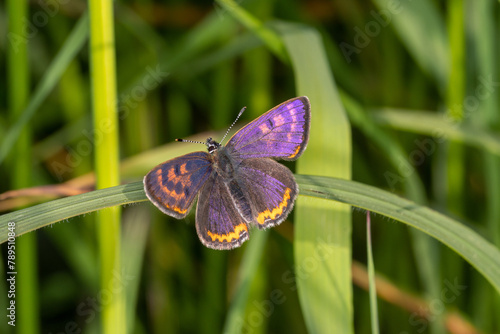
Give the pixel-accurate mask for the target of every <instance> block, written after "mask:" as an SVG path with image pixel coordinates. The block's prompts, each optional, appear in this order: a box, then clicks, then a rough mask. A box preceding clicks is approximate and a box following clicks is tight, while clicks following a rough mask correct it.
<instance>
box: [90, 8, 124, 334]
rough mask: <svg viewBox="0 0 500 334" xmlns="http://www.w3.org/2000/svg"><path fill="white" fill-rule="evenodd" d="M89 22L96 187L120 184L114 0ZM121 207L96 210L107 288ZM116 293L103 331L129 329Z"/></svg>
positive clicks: (117, 256) (117, 267) (116, 260)
mask: <svg viewBox="0 0 500 334" xmlns="http://www.w3.org/2000/svg"><path fill="white" fill-rule="evenodd" d="M89 22H90V26H89V27H90V59H91V82H92V87H91V88H92V89H91V91H92V111H93V123H94V124H93V130H94V138H93V139H94V140H93V143H94V148H95V151H94V152H95V173H96V188H98V189H102V188H107V187H111V186H115V185H118V184H120V171H119V168H120V166H119V165H120V162H119V151H120V148H119V142H118V127H119V125H118V113H117V106H116V101H117V100H118V99H117V94H116V64H115V58H116V55H115V37H114V20H113V1H111V0H105V1H101V0H91V1H89ZM120 209H121V208H120V207H112V208H107V209H104V210H101V211H99V212H98V214H97V219H96V223H97V231H98V233H97V234H98V243H99V255H100V275H101V289H102V290H106V289H109V286H110V284H112V282H113V281H114V280H115V275H116V274H115V273H116V272H119V273H121V261H122V260H121V222H120V218H121V210H120ZM112 296H113V298H112V299H111V301H110V302H109V303H106V304H104V305H103V309H102V317H101V320H102V324H101V328H102V332H103V333H104V334H110V333H126V332H127V329H126V327H127V326H126V325H127V321H126V315H125V313H126V307H125V291H124V289H121V290H118V291H113V295H112Z"/></svg>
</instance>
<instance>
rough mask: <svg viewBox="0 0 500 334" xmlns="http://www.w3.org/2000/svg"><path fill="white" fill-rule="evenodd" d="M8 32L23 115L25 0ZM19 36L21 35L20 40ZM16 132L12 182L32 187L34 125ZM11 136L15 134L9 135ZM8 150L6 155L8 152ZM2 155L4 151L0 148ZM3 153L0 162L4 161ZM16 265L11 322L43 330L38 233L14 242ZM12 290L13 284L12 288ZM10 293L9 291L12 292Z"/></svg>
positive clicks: (12, 77) (16, 110)
mask: <svg viewBox="0 0 500 334" xmlns="http://www.w3.org/2000/svg"><path fill="white" fill-rule="evenodd" d="M7 7H8V11H9V19H10V20H9V32H8V35H9V37H11V38H12V39H11V40H10V42H11V43H10V45H9V48H8V57H7V71H8V81H7V85H8V89H7V93H8V107H9V116H10V119H11V120H15V119H19V118H20V117H23V116H24V112H23V109H24V108H25V107H26V105H27V104H28V97H29V91H30V69H29V68H30V66H29V57H28V52H29V51H28V46H29V45H30V44H29V43H28V41H29V39H28V36H27V35H26V31H27V30H28V22H27V20H26V17H27V16H28V13H29V7H28V3H27V2H26V1H12V0H11V1H9V2H8V4H7ZM18 39H22V41H21V42H19V41H18ZM18 130H19V131H18V132H17V133H16V140H15V143H14V142H13V141H11V146H10V147H12V148H13V149H14V151H13V152H14V153H15V154H11V155H10V156H9V158H10V159H9V162H10V168H12V169H14V170H15V171H16V172H15V173H14V174H13V175H12V177H11V179H10V180H8V181H7V182H9V181H10V185H11V186H12V188H14V189H20V188H24V187H29V186H31V185H32V184H33V182H34V178H33V168H32V130H31V126H26V127H22V128H21V127H19V128H18ZM10 138H12V136H11V137H10ZM7 153H8V151H5V154H4V155H3V157H5V156H6V155H7ZM0 155H1V151H0ZM1 159H2V158H1V157H0V163H1ZM14 250H15V253H14V254H15V259H14V261H13V262H15V264H16V265H15V269H11V270H9V271H12V272H19V273H20V275H19V276H17V275H14V276H15V277H16V280H15V281H14V283H15V285H16V295H15V298H12V297H9V299H10V303H12V302H15V303H16V304H15V306H16V308H17V314H15V313H16V311H14V316H15V317H16V316H17V322H16V321H15V320H16V319H15V318H14V319H12V318H8V321H12V320H14V321H12V322H10V324H14V326H15V325H17V330H18V331H19V333H28V334H31V333H33V334H35V333H39V332H40V302H39V290H40V288H39V284H38V265H37V263H38V262H37V257H38V256H37V255H38V254H37V238H36V235H35V234H31V235H28V236H25V237H24V238H21V239H19V240H17V242H16V243H15V249H14ZM9 291H10V288H9ZM9 294H10V293H9Z"/></svg>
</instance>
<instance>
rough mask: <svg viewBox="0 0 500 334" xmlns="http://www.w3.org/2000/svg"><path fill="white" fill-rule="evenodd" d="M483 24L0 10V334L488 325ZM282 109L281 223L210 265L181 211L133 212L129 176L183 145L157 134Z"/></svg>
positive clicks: (456, 13)
mask: <svg viewBox="0 0 500 334" xmlns="http://www.w3.org/2000/svg"><path fill="white" fill-rule="evenodd" d="M112 6H113V7H112ZM112 10H113V12H112ZM498 12H499V3H498V2H497V1H493V0H484V1H476V2H472V1H460V0H448V1H437V0H420V1H411V0H373V1H361V0H359V1H326V0H315V1H294V2H291V1H265V0H239V1H234V0H217V1H215V2H209V1H175V2H166V1H125V2H124V1H115V2H110V1H97V0H96V1H94V0H91V1H89V2H88V3H87V2H83V1H59V0H47V1H40V2H37V1H35V2H28V1H19V0H9V1H7V2H6V5H5V6H4V8H2V14H3V15H0V25H1V26H2V27H5V28H6V29H4V31H6V34H3V35H1V37H2V38H1V39H0V48H1V50H2V51H4V52H0V64H1V65H0V71H1V73H2V74H4V73H5V75H2V76H1V77H0V80H1V84H2V87H5V88H4V89H3V90H1V91H0V110H1V112H0V171H1V173H2V174H1V175H2V176H3V178H2V179H3V181H2V182H1V183H0V210H1V215H0V243H2V245H1V248H0V251H1V253H2V256H1V257H0V258H1V260H0V262H1V266H2V268H5V270H2V271H0V272H1V273H2V275H0V308H1V309H4V310H7V312H6V315H7V316H9V315H11V314H12V312H11V310H9V309H8V307H10V306H11V305H12V304H11V301H12V300H15V312H14V314H15V318H14V320H12V317H10V318H9V317H5V316H4V317H3V319H4V320H2V321H1V322H0V332H1V333H16V332H18V333H106V334H107V333H187V332H190V333H222V332H225V333H275V332H276V333H281V332H286V333H306V332H307V333H354V332H355V333H378V332H382V333H480V332H481V333H497V332H500V319H499V318H498V309H500V297H499V293H500V206H498V203H499V202H500V172H499V171H500V133H499V132H500V113H499V111H498V103H499V102H500V101H499V92H498V91H499V89H500V75H499V69H498V68H497V59H498V45H497V41H498V26H499V20H498ZM301 95H306V96H308V97H309V99H310V101H311V105H312V116H311V122H312V123H311V133H310V140H309V143H308V148H307V150H306V151H305V153H304V155H303V156H302V157H301V158H300V159H299V160H298V161H297V162H296V163H285V165H287V166H288V167H290V168H291V169H292V170H293V171H294V173H295V174H296V178H297V182H298V183H299V187H300V192H301V196H299V199H298V200H297V202H296V204H295V209H294V212H293V214H292V215H290V216H289V218H288V219H287V220H286V221H285V222H283V223H282V224H281V225H280V226H278V227H276V228H273V229H271V230H266V231H257V230H256V229H255V230H252V231H251V234H250V240H249V241H248V242H246V243H245V244H243V246H242V247H240V248H238V249H236V250H232V251H215V250H210V249H207V248H205V247H204V246H202V245H201V243H200V242H199V241H198V238H197V236H196V232H195V228H194V225H195V218H194V214H193V213H191V214H190V215H188V217H187V218H186V219H183V220H176V219H173V218H171V217H168V216H166V215H164V214H162V213H161V212H160V211H159V210H157V209H156V208H155V207H154V206H152V205H151V204H150V203H148V202H147V198H146V196H145V194H144V191H143V188H142V183H141V180H142V177H143V176H144V175H145V174H146V173H147V172H148V171H149V170H150V169H151V168H152V167H154V166H155V165H157V164H159V163H161V162H163V161H166V160H168V159H171V158H173V157H176V156H179V155H182V154H185V153H188V152H192V151H196V150H205V147H203V146H201V145H199V144H185V143H175V142H174V139H175V138H186V139H192V140H201V141H205V139H206V138H207V137H213V138H219V139H220V138H221V137H222V135H223V133H224V132H225V131H226V129H227V128H228V126H229V125H230V124H231V123H232V122H233V121H234V119H235V117H236V115H237V114H238V112H239V110H240V109H241V108H242V107H243V106H247V111H246V112H245V113H244V114H243V116H242V118H241V120H240V121H239V122H238V123H237V124H236V126H235V127H234V129H232V131H233V132H234V131H236V130H237V129H238V128H240V127H241V126H242V125H244V124H245V123H247V122H249V121H251V120H252V119H254V118H256V117H258V116H259V115H261V114H262V113H263V112H265V111H267V110H268V109H270V108H272V107H273V106H275V105H277V104H279V103H281V102H283V101H285V100H287V99H289V98H292V97H294V96H301ZM119 184H121V185H119ZM193 211H194V210H193ZM94 212H96V213H94ZM28 232H29V233H28ZM9 233H10V234H9ZM12 233H15V235H16V236H19V237H18V238H15V239H14V238H10V239H9V237H10V236H12V235H13V234H12ZM12 245H14V246H15V248H14V247H11V246H12ZM12 250H15V252H13V251H12ZM9 261H11V262H9ZM12 261H13V262H14V263H12ZM11 265H13V267H10V266H11ZM11 272H16V274H11ZM12 277H15V279H14V281H15V285H14V287H13V285H12V279H11V278H12ZM8 279H10V280H8ZM375 287H376V291H375ZM12 289H14V290H15V295H16V296H15V299H14V298H13V297H11V294H10V292H12ZM5 319H7V320H5ZM9 321H15V324H16V326H15V327H14V326H12V324H9Z"/></svg>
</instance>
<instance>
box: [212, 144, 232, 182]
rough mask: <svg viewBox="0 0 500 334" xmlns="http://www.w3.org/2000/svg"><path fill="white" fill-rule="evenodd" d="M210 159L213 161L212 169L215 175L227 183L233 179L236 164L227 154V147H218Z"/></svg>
mask: <svg viewBox="0 0 500 334" xmlns="http://www.w3.org/2000/svg"><path fill="white" fill-rule="evenodd" d="M212 157H213V159H214V169H215V172H216V173H217V174H219V175H220V176H222V178H223V179H224V180H225V181H226V182H229V181H230V180H232V179H234V177H235V174H236V164H235V161H234V159H233V157H232V156H231V154H229V152H228V149H227V147H225V146H222V145H221V146H219V147H218V148H217V149H216V150H215V151H214V152H213V153H212Z"/></svg>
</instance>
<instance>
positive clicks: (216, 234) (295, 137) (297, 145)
mask: <svg viewBox="0 0 500 334" xmlns="http://www.w3.org/2000/svg"><path fill="white" fill-rule="evenodd" d="M244 110H245V108H243V109H242V110H241V112H240V115H241V114H242V113H243V111H244ZM240 115H238V117H239V116H240ZM310 119H311V106H310V103H309V99H308V98H307V97H305V96H302V97H296V98H293V99H290V100H288V101H285V102H283V103H281V104H280V105H278V106H276V107H274V108H273V109H271V110H269V111H268V112H266V113H265V114H263V115H261V116H260V117H258V118H256V119H255V120H253V121H252V122H250V123H248V124H247V125H246V126H244V127H243V128H242V129H240V130H239V131H238V132H236V133H235V134H234V135H233V136H232V137H231V139H229V141H228V142H227V144H226V145H222V144H219V143H218V142H216V141H215V140H213V139H212V138H208V139H207V140H206V142H199V143H202V144H205V145H206V146H207V148H208V153H207V152H193V153H189V154H186V155H183V156H180V157H177V158H174V159H171V160H168V161H166V162H164V163H162V164H159V165H158V166H156V167H154V168H153V169H152V170H151V171H150V172H149V173H148V174H147V175H146V176H145V177H144V190H145V192H146V195H147V197H148V198H149V200H150V201H151V202H152V203H153V204H154V205H155V206H157V207H158V208H159V209H160V210H161V211H163V212H164V213H166V214H167V215H169V216H172V217H175V218H178V219H181V218H184V217H186V215H187V214H188V213H189V211H190V210H191V207H192V206H193V203H194V200H195V198H196V196H197V195H198V204H197V207H196V232H197V234H198V237H199V239H200V241H201V242H202V244H203V245H205V246H207V247H209V248H213V249H232V248H236V247H239V246H241V244H242V243H243V242H245V241H246V240H248V238H249V227H250V226H257V227H258V228H259V229H265V228H268V227H272V226H275V225H278V224H280V223H281V222H282V221H283V220H285V218H286V217H287V216H288V214H289V213H290V212H291V211H292V208H293V205H294V202H295V199H296V197H297V195H298V191H299V188H298V185H297V183H296V182H295V178H294V176H293V174H292V172H291V171H290V170H289V169H288V168H287V167H285V166H283V165H282V164H280V163H278V162H277V161H276V159H283V160H295V159H297V158H298V157H300V156H301V155H302V153H303V152H304V150H305V149H306V146H307V143H308V140H309V127H310ZM235 122H236V121H235ZM233 124H234V123H233ZM228 131H229V130H228ZM223 140H224V138H223ZM178 141H186V140H182V139H178ZM221 142H222V141H221Z"/></svg>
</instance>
